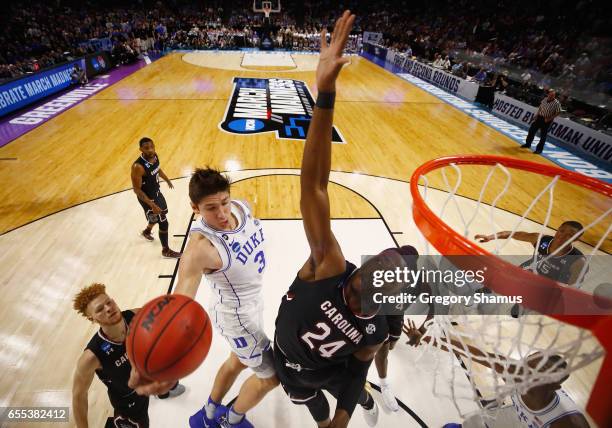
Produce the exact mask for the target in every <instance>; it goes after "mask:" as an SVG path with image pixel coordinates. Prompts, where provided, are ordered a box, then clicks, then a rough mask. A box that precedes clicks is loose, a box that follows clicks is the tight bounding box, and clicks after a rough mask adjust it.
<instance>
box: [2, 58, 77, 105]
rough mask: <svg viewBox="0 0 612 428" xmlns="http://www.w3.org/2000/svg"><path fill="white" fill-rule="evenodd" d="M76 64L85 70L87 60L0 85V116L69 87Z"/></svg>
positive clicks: (65, 64) (73, 62) (72, 62)
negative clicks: (71, 73)
mask: <svg viewBox="0 0 612 428" xmlns="http://www.w3.org/2000/svg"><path fill="white" fill-rule="evenodd" d="M75 64H79V66H80V67H81V68H82V69H83V70H85V60H84V59H79V60H76V61H71V62H67V63H64V64H62V65H59V66H57V67H54V68H52V69H49V70H45V71H41V72H38V73H35V74H32V75H29V76H26V77H23V78H21V79H16V80H11V81H10V82H7V83H5V84H3V85H1V86H0V116H4V115H6V114H7V113H10V112H12V111H15V110H18V109H20V108H22V107H25V106H27V105H29V104H32V103H33V102H35V101H38V100H40V99H42V98H45V97H47V96H49V95H51V94H54V93H56V92H59V91H61V90H62V89H65V88H67V87H68V86H70V84H71V80H72V79H71V77H70V72H71V71H72V68H73V67H74V65H75Z"/></svg>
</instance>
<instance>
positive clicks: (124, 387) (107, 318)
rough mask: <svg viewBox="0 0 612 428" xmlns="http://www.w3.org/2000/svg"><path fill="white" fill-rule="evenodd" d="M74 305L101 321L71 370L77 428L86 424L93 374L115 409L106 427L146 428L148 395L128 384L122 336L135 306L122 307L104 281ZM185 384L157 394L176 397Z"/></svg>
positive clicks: (86, 290) (82, 293)
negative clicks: (138, 391) (140, 392)
mask: <svg viewBox="0 0 612 428" xmlns="http://www.w3.org/2000/svg"><path fill="white" fill-rule="evenodd" d="M74 308H75V310H76V311H77V312H79V313H80V314H81V315H83V316H84V317H85V318H87V319H88V320H90V321H92V322H95V323H97V324H99V325H100V330H99V331H98V332H97V333H96V334H95V335H94V336H93V337H92V338H91V340H90V341H89V343H88V344H87V347H86V348H85V350H84V351H83V354H81V357H80V358H79V361H78V363H77V368H76V371H75V373H74V380H73V386H72V408H73V412H74V420H75V422H76V425H77V428H87V427H88V426H89V423H88V420H87V413H88V409H87V407H88V403H87V393H88V391H89V387H90V386H91V381H92V380H93V377H94V374H95V375H97V376H98V378H99V379H100V380H101V381H102V382H103V383H104V384H105V385H106V387H107V388H108V398H109V399H110V402H111V405H112V406H113V409H114V415H113V417H112V418H108V420H107V422H106V425H105V428H146V427H148V426H149V415H148V409H149V397H146V396H141V395H138V394H136V392H135V391H134V390H133V389H131V388H130V387H128V379H129V377H130V371H131V369H132V366H131V364H130V362H129V360H128V358H127V353H126V349H125V338H126V336H127V332H128V326H129V324H130V321H131V320H132V318H133V317H134V315H135V314H136V313H137V312H138V309H132V310H127V311H123V312H122V311H121V310H120V309H119V306H117V303H115V301H114V300H113V299H111V298H110V297H109V296H108V295H107V294H106V287H105V286H104V285H103V284H92V285H90V286H88V287H85V288H84V289H82V290H81V291H80V292H79V293H78V294H77V295H76V296H75V298H74ZM184 391H185V387H184V386H182V385H179V384H178V383H177V384H176V385H175V386H174V388H173V389H172V390H171V391H170V392H169V393H168V394H165V395H160V396H159V398H167V397H175V396H178V395H180V394H182V393H183V392H184Z"/></svg>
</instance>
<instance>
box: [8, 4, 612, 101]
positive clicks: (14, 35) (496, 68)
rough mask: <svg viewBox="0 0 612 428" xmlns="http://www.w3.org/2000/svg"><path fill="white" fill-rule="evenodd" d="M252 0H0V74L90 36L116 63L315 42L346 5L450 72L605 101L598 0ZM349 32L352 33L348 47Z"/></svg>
mask: <svg viewBox="0 0 612 428" xmlns="http://www.w3.org/2000/svg"><path fill="white" fill-rule="evenodd" d="M600 3H601V5H600ZM252 5H253V3H252V1H249V0H242V1H238V2H224V1H222V0H206V1H203V2H194V1H192V0H140V1H139V2H137V3H136V2H135V3H133V4H130V6H125V3H124V2H120V1H119V0H107V1H101V0H100V1H95V0H53V1H47V0H30V1H28V2H25V0H20V1H16V2H10V3H9V4H6V5H3V6H0V24H1V25H0V46H1V48H0V80H3V79H10V78H14V77H17V76H20V75H23V74H27V73H33V72H36V71H38V70H40V69H44V68H46V67H48V66H51V65H53V64H56V63H60V62H64V61H66V60H68V59H70V58H72V57H79V56H82V55H84V54H86V53H90V52H93V51H95V50H96V49H97V46H96V44H95V43H91V40H96V39H108V40H110V48H111V53H112V58H113V61H114V62H115V63H116V64H122V63H129V62H132V61H135V60H136V59H137V58H139V57H140V56H141V55H142V54H143V53H144V52H149V53H161V52H163V51H166V50H168V49H235V48H240V47H256V46H260V44H261V42H262V39H266V38H267V39H268V41H269V42H270V43H271V44H272V45H273V46H275V47H278V48H284V49H293V50H302V51H308V50H312V51H316V50H317V49H318V48H319V39H318V33H319V30H320V28H321V27H322V26H330V25H331V24H332V22H333V19H334V18H335V17H336V16H337V15H338V12H339V11H340V10H341V9H344V8H347V7H349V8H351V9H352V10H353V11H354V12H355V13H356V14H357V16H358V19H357V21H356V26H355V34H356V35H357V34H361V32H363V31H373V32H381V33H383V37H384V39H383V42H382V44H383V45H384V46H386V47H389V48H392V49H395V50H397V51H400V52H402V53H405V54H407V55H410V56H415V57H417V58H420V59H423V60H425V61H428V62H430V63H432V64H433V65H434V66H436V67H439V68H443V69H446V70H448V71H450V72H452V73H454V74H456V75H458V76H462V77H465V78H472V79H475V80H477V81H478V82H479V83H482V84H489V85H498V86H499V87H504V89H509V90H512V89H513V87H515V86H516V87H519V88H520V89H521V90H520V91H518V92H520V93H519V94H518V95H517V96H522V97H523V98H525V97H528V96H529V93H530V90H529V88H531V87H537V88H539V89H542V88H545V87H547V86H555V87H556V88H557V89H559V90H560V93H561V94H562V96H566V98H567V99H569V98H570V97H569V94H572V98H573V99H575V100H577V99H581V100H586V101H588V102H590V103H591V104H596V105H600V106H601V105H603V106H605V107H607V108H608V109H609V108H610V101H609V100H610V95H612V43H611V42H610V38H609V34H608V33H607V32H608V31H609V29H610V28H612V23H611V22H610V15H609V14H605V13H601V11H602V10H604V9H605V8H603V6H604V4H603V3H602V2H600V1H599V0H578V1H570V0H530V1H526V0H514V1H510V0H498V1H496V2H489V1H487V0H453V1H451V0H431V1H428V2H410V1H408V0H391V1H385V2H364V1H358V0H343V2H337V1H336V0H333V1H332V0H283V1H282V10H281V13H278V14H272V15H271V19H270V20H269V21H266V20H264V17H263V14H261V13H255V12H253V10H252ZM357 42H358V40H357V36H355V37H354V38H353V44H352V48H353V49H354V50H356V49H357ZM500 82H501V83H500ZM504 82H505V83H504ZM509 82H510V84H508V83H509ZM516 82H518V83H520V84H519V85H514V83H516ZM564 94H565V95H564ZM585 94H589V95H588V96H587V95H585ZM593 94H595V95H593ZM539 96H540V94H539V93H538V95H537V97H539ZM594 97H595V98H594ZM587 99H588V100H587Z"/></svg>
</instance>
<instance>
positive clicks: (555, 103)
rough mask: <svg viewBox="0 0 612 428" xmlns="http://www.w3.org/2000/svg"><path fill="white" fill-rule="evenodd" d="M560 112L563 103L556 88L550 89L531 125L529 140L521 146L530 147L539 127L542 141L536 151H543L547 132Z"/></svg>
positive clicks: (538, 152)
mask: <svg viewBox="0 0 612 428" xmlns="http://www.w3.org/2000/svg"><path fill="white" fill-rule="evenodd" d="M559 113H561V103H560V102H559V100H558V99H557V94H556V92H555V91H554V89H549V90H548V95H546V98H544V99H543V100H542V102H541V103H540V107H539V108H538V112H537V113H536V118H535V120H534V121H533V123H532V124H531V126H530V127H529V133H528V134H527V142H526V143H525V144H523V145H522V146H521V147H523V148H526V149H528V148H530V147H531V143H532V142H533V139H534V137H535V134H536V132H537V131H538V129H539V130H540V142H539V143H538V145H537V147H536V149H535V152H534V153H536V154H540V153H542V149H543V148H544V143H545V142H546V134H548V129H549V128H550V125H551V123H552V121H553V120H555V117H557V116H559Z"/></svg>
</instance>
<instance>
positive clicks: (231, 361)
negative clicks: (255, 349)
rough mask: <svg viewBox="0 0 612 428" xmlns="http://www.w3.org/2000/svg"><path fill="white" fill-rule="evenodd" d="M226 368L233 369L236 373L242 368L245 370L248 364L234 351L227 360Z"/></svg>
mask: <svg viewBox="0 0 612 428" xmlns="http://www.w3.org/2000/svg"><path fill="white" fill-rule="evenodd" d="M224 365H225V366H226V368H227V369H228V370H229V371H231V372H232V373H236V372H241V371H242V370H244V369H245V368H246V367H247V366H246V365H245V364H243V363H242V361H240V359H239V358H238V357H237V356H236V355H234V354H233V353H232V354H231V355H230V357H229V358H228V359H227V360H226V361H225V364H224Z"/></svg>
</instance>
